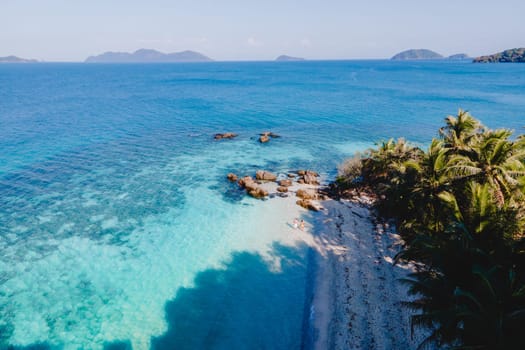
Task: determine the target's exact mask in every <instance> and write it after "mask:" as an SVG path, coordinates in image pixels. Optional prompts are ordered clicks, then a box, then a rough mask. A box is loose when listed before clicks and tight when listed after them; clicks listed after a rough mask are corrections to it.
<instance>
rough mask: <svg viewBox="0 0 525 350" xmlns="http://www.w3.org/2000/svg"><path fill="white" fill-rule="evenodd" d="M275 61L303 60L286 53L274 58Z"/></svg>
mask: <svg viewBox="0 0 525 350" xmlns="http://www.w3.org/2000/svg"><path fill="white" fill-rule="evenodd" d="M275 60H276V61H304V58H302V57H293V56H287V55H281V56H279V57H277V58H276V59H275Z"/></svg>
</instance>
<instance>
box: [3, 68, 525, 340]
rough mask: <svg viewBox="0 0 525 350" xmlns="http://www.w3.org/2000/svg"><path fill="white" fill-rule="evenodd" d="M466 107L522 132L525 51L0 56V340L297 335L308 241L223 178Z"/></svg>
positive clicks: (293, 163)
mask: <svg viewBox="0 0 525 350" xmlns="http://www.w3.org/2000/svg"><path fill="white" fill-rule="evenodd" d="M459 108H463V109H466V110H469V111H470V112H471V113H472V114H473V115H474V116H476V117H477V118H479V119H481V120H482V121H483V122H484V123H485V124H486V125H488V126H489V127H508V128H512V129H515V130H516V131H517V132H520V133H521V132H522V131H523V129H522V128H523V126H525V65H519V64H486V65H480V64H471V63H469V62H448V61H441V62H393V61H331V62H321V61H318V62H316V61H312V62H308V61H307V62H251V63H240V62H228V63H220V62H215V63H198V64H151V65H135V64H126V65H116V64H115V65H114V64H99V65H98V64H53V63H49V64H23V65H22V64H20V65H14V64H3V65H0V149H1V153H0V252H1V254H0V348H2V347H3V346H6V345H15V346H20V347H22V346H29V345H34V344H43V346H44V347H50V348H64V349H77V348H103V347H106V348H112V346H116V347H117V348H118V347H119V346H121V348H129V347H133V348H136V349H145V348H149V347H153V348H160V349H162V348H182V349H184V348H188V349H248V348H254V349H294V348H301V347H302V346H304V341H305V340H304V339H305V334H304V333H305V331H304V330H305V326H304V319H305V317H306V318H307V317H308V315H307V313H308V299H309V297H308V295H309V288H310V287H309V285H308V283H307V281H308V278H307V275H308V269H309V267H308V263H307V262H308V261H307V259H306V256H307V253H306V252H307V248H305V247H303V246H301V245H291V243H290V242H289V241H287V239H286V238H283V237H281V236H280V231H279V230H280V228H279V227H280V226H278V224H279V223H276V224H275V225H274V226H268V227H266V229H265V226H264V225H266V222H267V219H268V217H269V218H272V217H275V216H271V215H270V214H272V213H274V211H275V210H274V209H272V205H271V203H269V202H271V200H270V201H267V202H260V201H255V200H250V199H246V198H243V197H242V196H241V195H240V193H238V191H237V190H236V189H234V188H231V187H228V184H227V183H226V182H225V181H224V176H225V175H226V174H227V173H228V172H230V171H236V172H239V173H250V172H253V171H254V170H255V169H258V168H266V169H269V170H272V171H276V172H286V171H287V170H289V169H294V168H297V167H302V168H313V169H316V170H318V171H320V172H321V173H322V174H323V176H324V178H325V179H326V180H329V179H331V178H333V176H334V175H335V172H336V165H337V164H338V163H339V162H340V161H341V160H343V159H344V158H345V157H347V156H349V155H351V154H352V153H353V152H355V151H356V150H360V149H364V148H367V147H369V146H371V145H373V143H374V142H376V141H378V140H380V139H385V138H389V137H400V136H404V137H406V138H408V139H409V140H411V141H414V142H418V143H425V142H427V141H428V140H429V138H430V137H432V136H435V135H436V131H437V129H438V128H439V126H441V124H442V121H443V118H444V117H445V116H447V115H449V114H455V113H456V112H457V110H458V109H459ZM265 130H272V131H274V132H276V133H279V134H281V135H282V136H283V137H282V138H279V139H275V140H273V141H272V142H271V143H270V144H268V145H260V144H258V143H257V142H256V141H255V137H256V135H257V134H258V133H259V132H261V131H265ZM223 131H233V132H237V133H239V135H240V136H239V137H238V138H237V139H236V140H234V141H225V142H216V141H213V138H212V135H213V134H214V133H216V132H223ZM272 210H274V211H272ZM261 213H263V214H261ZM265 213H267V214H268V217H264V215H266V214H265ZM279 213H281V215H282V211H281V212H276V213H274V214H275V215H279ZM281 219H282V222H281V223H280V224H282V225H284V224H285V220H287V218H286V217H282V218H280V219H279V220H281ZM265 220H266V221H265ZM270 220H272V219H270ZM275 259H277V260H279V261H281V263H280V267H279V268H276V267H275V266H272V263H271V262H270V261H273V260H275ZM262 328H264V329H266V331H265V332H261V329H262Z"/></svg>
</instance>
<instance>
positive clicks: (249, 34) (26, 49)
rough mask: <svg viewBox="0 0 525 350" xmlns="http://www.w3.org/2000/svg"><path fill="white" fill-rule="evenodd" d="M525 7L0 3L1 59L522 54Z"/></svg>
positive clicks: (413, 1) (298, 1)
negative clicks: (117, 54) (148, 52)
mask: <svg viewBox="0 0 525 350" xmlns="http://www.w3.org/2000/svg"><path fill="white" fill-rule="evenodd" d="M524 14H525V1H524V0H499V1H492V0H442V1H435V0H433V1H430V0H360V1H356V0H324V1H321V0H259V1H255V0H215V1H213V0H149V1H139V0H83V1H81V0H0V56H7V55H16V56H20V57H24V58H36V59H39V60H44V61H83V60H84V59H85V58H86V57H88V56H90V55H97V54H100V53H103V52H106V51H126V52H132V51H135V50H137V49H140V48H150V49H156V50H159V51H162V52H178V51H183V50H194V51H198V52H201V53H203V54H205V55H207V56H209V57H211V58H213V59H215V60H271V59H274V58H275V57H277V56H279V55H281V54H287V55H292V56H299V57H304V58H307V59H365V58H370V59H376V58H389V57H391V56H393V55H394V54H396V53H398V52H400V51H403V50H406V49H416V48H426V49H431V50H434V51H436V52H438V53H441V54H442V55H451V54H455V53H467V54H469V55H471V56H478V55H482V54H491V53H495V52H498V51H502V50H504V49H508V48H514V47H525V26H524V25H523V16H524Z"/></svg>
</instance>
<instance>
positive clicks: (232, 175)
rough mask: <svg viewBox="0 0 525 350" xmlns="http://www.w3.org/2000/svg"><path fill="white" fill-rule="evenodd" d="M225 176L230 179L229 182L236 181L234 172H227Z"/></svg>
mask: <svg viewBox="0 0 525 350" xmlns="http://www.w3.org/2000/svg"><path fill="white" fill-rule="evenodd" d="M227 178H228V180H230V181H231V182H237V175H235V174H234V173H229V174H228V175H227Z"/></svg>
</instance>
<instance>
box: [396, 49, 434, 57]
mask: <svg viewBox="0 0 525 350" xmlns="http://www.w3.org/2000/svg"><path fill="white" fill-rule="evenodd" d="M442 58H444V57H443V56H442V55H440V54H438V53H437V52H434V51H432V50H428V49H410V50H405V51H402V52H400V53H398V54H396V55H394V56H393V57H392V58H391V59H392V60H435V59H442Z"/></svg>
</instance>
